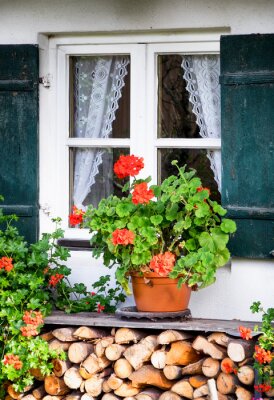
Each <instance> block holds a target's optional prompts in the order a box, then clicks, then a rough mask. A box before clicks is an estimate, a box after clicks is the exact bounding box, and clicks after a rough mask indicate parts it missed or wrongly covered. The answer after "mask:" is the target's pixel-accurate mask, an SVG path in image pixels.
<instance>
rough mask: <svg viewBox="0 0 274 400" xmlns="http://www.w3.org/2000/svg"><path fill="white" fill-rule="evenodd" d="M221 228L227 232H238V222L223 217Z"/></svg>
mask: <svg viewBox="0 0 274 400" xmlns="http://www.w3.org/2000/svg"><path fill="white" fill-rule="evenodd" d="M220 227H221V229H222V231H223V232H225V233H234V232H236V229H237V228H236V223H235V222H234V221H232V220H231V219H223V220H222V223H221V225H220Z"/></svg>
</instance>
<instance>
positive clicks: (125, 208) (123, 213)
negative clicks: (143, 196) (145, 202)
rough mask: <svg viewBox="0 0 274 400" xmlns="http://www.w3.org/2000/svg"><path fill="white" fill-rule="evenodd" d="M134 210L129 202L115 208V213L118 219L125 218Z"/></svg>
mask: <svg viewBox="0 0 274 400" xmlns="http://www.w3.org/2000/svg"><path fill="white" fill-rule="evenodd" d="M133 209H134V205H133V204H132V203H130V202H124V203H119V204H117V206H116V213H117V215H119V217H127V216H128V215H129V214H130V213H131V211H132V210H133Z"/></svg>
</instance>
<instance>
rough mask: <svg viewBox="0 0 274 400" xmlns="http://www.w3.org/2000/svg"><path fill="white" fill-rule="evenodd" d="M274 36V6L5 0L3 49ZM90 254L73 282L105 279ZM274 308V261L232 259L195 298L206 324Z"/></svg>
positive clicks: (196, 312) (217, 1)
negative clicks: (110, 38)
mask: <svg viewBox="0 0 274 400" xmlns="http://www.w3.org/2000/svg"><path fill="white" fill-rule="evenodd" d="M216 28H227V29H228V30H230V32H231V33H233V34H236V33H245V34H247V33H271V32H273V30H274V1H273V0H260V1H258V0H246V1H243V0H211V1H205V0H77V1H75V0H58V1H56V0H38V1H37V0H9V1H7V0H0V43H1V44H20V43H38V35H39V33H44V34H46V35H50V36H52V35H53V36H54V35H55V34H60V33H62V34H68V35H73V34H79V33H93V32H114V31H120V32H124V31H151V30H171V29H175V30H176V29H180V30H183V29H185V30H193V29H196V30H197V29H199V30H205V29H216ZM90 264H91V260H90V253H89V252H75V253H74V254H73V257H72V262H71V266H72V267H73V276H72V279H73V280H74V281H83V282H85V283H87V282H89V281H90V280H91V279H92V277H95V278H97V277H99V276H100V275H102V274H104V273H105V269H104V268H103V267H102V266H101V265H100V263H99V262H98V261H97V262H92V266H91V265H90ZM253 300H260V301H262V303H263V304H264V305H265V307H270V306H273V305H274V260H273V261H261V260H260V261H259V260H258V261H254V260H243V259H233V260H232V264H231V266H230V267H225V268H223V269H222V270H220V271H219V273H218V277H217V283H216V284H215V285H213V286H211V287H210V288H207V289H204V290H202V291H200V292H198V293H193V295H192V298H191V302H190V308H191V311H192V315H193V316H195V317H201V318H223V319H233V318H236V319H242V320H252V319H254V320H256V317H254V316H253V315H252V314H251V313H250V311H249V306H250V304H251V303H252V301H253Z"/></svg>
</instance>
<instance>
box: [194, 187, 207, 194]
mask: <svg viewBox="0 0 274 400" xmlns="http://www.w3.org/2000/svg"><path fill="white" fill-rule="evenodd" d="M203 190H207V191H208V194H209V195H210V189H208V188H207V187H203V186H199V187H198V188H197V189H196V192H202V191H203Z"/></svg>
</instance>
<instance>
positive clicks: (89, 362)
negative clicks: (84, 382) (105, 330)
mask: <svg viewBox="0 0 274 400" xmlns="http://www.w3.org/2000/svg"><path fill="white" fill-rule="evenodd" d="M110 364H111V361H110V360H108V359H107V358H106V357H97V356H96V355H95V354H94V353H92V354H90V355H89V356H88V357H87V358H86V359H85V361H83V362H82V364H81V367H83V368H84V369H85V370H86V371H87V373H89V374H96V373H97V372H101V371H103V369H105V368H107V367H108V366H109V365H110Z"/></svg>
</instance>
